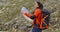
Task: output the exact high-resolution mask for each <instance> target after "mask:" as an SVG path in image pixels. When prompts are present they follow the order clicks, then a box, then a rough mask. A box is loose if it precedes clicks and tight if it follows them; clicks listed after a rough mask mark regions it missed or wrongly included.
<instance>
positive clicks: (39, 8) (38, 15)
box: [24, 1, 43, 32]
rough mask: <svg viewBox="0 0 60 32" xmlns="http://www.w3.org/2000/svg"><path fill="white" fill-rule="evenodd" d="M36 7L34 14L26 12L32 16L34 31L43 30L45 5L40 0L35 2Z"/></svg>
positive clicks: (40, 31)
mask: <svg viewBox="0 0 60 32" xmlns="http://www.w3.org/2000/svg"><path fill="white" fill-rule="evenodd" d="M34 7H35V8H36V9H35V11H34V14H33V15H30V14H28V13H24V15H26V16H27V17H29V18H31V19H32V20H34V21H32V27H33V29H32V32H42V29H40V25H39V24H40V23H41V19H42V18H43V14H42V10H43V5H42V4H41V3H40V2H38V1H37V2H35V5H34Z"/></svg>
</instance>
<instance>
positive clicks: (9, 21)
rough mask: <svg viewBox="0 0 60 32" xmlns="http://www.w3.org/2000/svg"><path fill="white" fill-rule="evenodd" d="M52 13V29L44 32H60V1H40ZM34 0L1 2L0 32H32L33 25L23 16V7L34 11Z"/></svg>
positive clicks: (7, 0)
mask: <svg viewBox="0 0 60 32" xmlns="http://www.w3.org/2000/svg"><path fill="white" fill-rule="evenodd" d="M40 2H41V3H43V5H44V8H45V9H47V10H49V11H51V19H50V20H51V21H50V27H49V29H47V30H44V32H60V0H40ZM34 3H35V1H34V0H0V32H3V31H5V32H31V28H29V29H28V28H26V26H28V25H31V22H28V21H27V20H26V19H24V17H23V16H22V14H21V12H20V11H21V7H23V6H24V7H26V8H27V9H29V10H30V13H33V11H34V7H33V6H34Z"/></svg>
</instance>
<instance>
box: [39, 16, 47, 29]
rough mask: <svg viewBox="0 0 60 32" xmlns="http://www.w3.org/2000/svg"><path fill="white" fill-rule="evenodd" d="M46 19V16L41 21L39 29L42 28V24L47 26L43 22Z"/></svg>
mask: <svg viewBox="0 0 60 32" xmlns="http://www.w3.org/2000/svg"><path fill="white" fill-rule="evenodd" d="M46 17H48V15H46V16H45V17H44V18H42V19H41V23H40V28H43V27H42V24H43V23H44V24H45V25H47V24H46V23H45V22H44V20H45V18H46Z"/></svg>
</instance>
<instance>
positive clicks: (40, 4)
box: [35, 2, 43, 9]
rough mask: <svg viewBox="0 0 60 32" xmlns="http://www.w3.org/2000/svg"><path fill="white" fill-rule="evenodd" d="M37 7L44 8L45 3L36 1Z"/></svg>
mask: <svg viewBox="0 0 60 32" xmlns="http://www.w3.org/2000/svg"><path fill="white" fill-rule="evenodd" d="M35 7H39V8H40V9H43V4H42V3H40V2H35Z"/></svg>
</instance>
